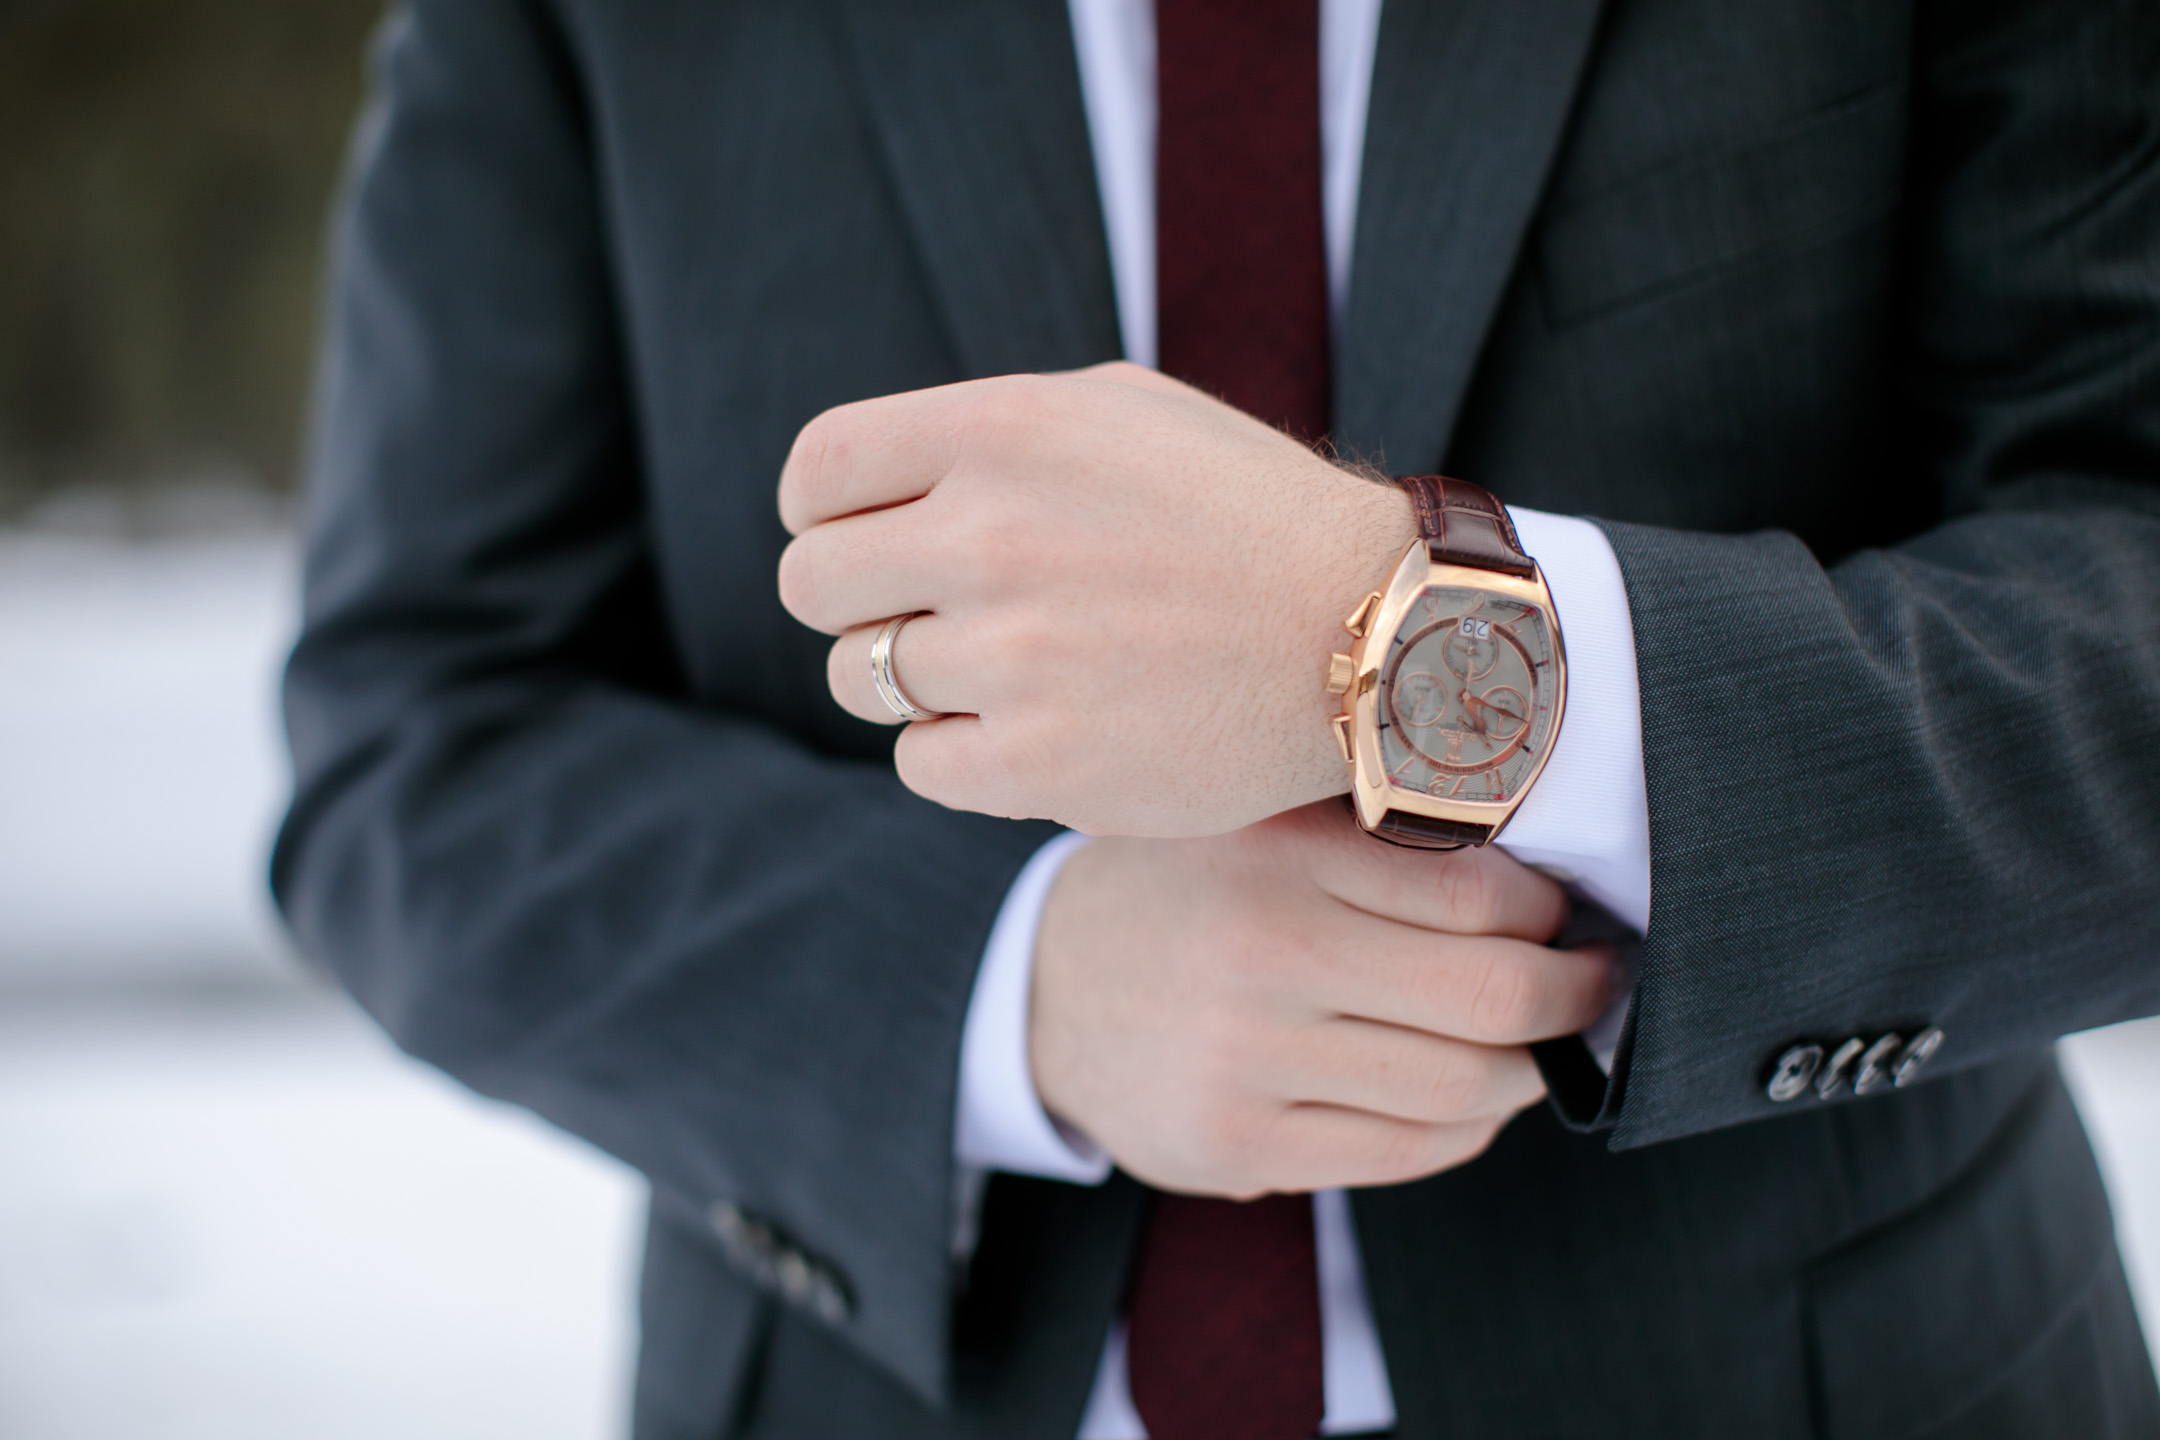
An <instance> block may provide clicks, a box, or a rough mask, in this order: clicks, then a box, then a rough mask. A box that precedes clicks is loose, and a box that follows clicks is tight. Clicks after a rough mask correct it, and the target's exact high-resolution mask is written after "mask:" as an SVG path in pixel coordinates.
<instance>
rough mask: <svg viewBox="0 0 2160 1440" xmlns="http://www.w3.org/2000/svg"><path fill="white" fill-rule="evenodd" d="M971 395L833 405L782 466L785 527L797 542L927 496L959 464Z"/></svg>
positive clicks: (939, 393)
mask: <svg viewBox="0 0 2160 1440" xmlns="http://www.w3.org/2000/svg"><path fill="white" fill-rule="evenodd" d="M976 383H981V382H976ZM972 388H973V386H972V385H969V384H962V385H942V386H939V387H937V388H936V389H931V390H910V391H907V392H905V393H903V394H899V395H881V396H879V397H877V398H876V399H874V400H859V401H857V402H855V403H854V404H852V405H840V406H836V407H835V408H833V409H831V410H827V411H826V412H825V413H824V414H822V415H819V416H818V417H817V418H816V419H814V420H812V421H811V422H810V423H809V424H807V425H805V426H803V428H802V429H801V431H799V432H798V433H797V434H796V436H795V443H794V445H792V446H791V447H789V449H788V458H787V462H786V463H785V464H783V465H782V466H781V467H780V523H781V524H783V525H785V526H787V528H788V533H789V534H791V535H800V534H802V533H803V532H804V531H806V530H808V529H810V527H811V526H813V525H819V524H822V523H824V522H825V521H827V520H832V519H836V518H838V517H839V516H842V515H854V514H858V513H860V512H862V511H866V510H876V509H881V508H883V507H885V506H888V505H898V504H900V503H902V502H903V501H907V500H913V499H916V498H918V497H919V496H922V495H926V494H928V493H929V492H930V490H931V488H932V487H934V486H935V485H936V484H937V482H938V480H939V478H940V477H941V476H943V475H944V474H946V473H947V472H948V471H949V470H951V468H952V466H953V464H954V462H955V461H956V460H957V459H958V457H959V453H960V445H961V435H962V428H963V427H962V426H961V425H960V424H958V423H957V420H958V417H959V416H960V414H961V413H963V412H964V411H965V409H966V407H967V405H968V402H969V396H968V394H967V392H968V391H969V390H971V389H972Z"/></svg>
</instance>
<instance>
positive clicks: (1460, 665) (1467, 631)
mask: <svg viewBox="0 0 2160 1440" xmlns="http://www.w3.org/2000/svg"><path fill="white" fill-rule="evenodd" d="M1440 662H1441V663H1442V664H1444V665H1446V666H1447V668H1448V670H1449V672H1450V673H1451V674H1453V675H1454V676H1455V678H1456V679H1458V680H1467V681H1469V682H1470V683H1471V684H1476V683H1477V682H1478V681H1480V680H1483V679H1484V678H1485V677H1486V676H1488V675H1490V674H1492V672H1493V667H1494V666H1495V665H1497V664H1499V663H1500V642H1499V641H1498V640H1496V639H1494V638H1493V633H1492V621H1490V620H1480V619H1478V618H1477V617H1475V616H1471V615H1465V616H1463V617H1462V619H1460V620H1458V621H1457V622H1456V628H1455V629H1454V630H1452V631H1450V632H1449V633H1448V636H1447V638H1446V639H1445V640H1443V641H1441V642H1440Z"/></svg>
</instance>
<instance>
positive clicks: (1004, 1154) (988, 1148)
mask: <svg viewBox="0 0 2160 1440" xmlns="http://www.w3.org/2000/svg"><path fill="white" fill-rule="evenodd" d="M1555 758H1556V759H1557V757H1555ZM1547 768H1548V769H1550V768H1551V765H1550V763H1548V765H1547ZM1087 841H1088V837H1087V836H1085V835H1080V834H1075V833H1073V832H1070V831H1068V832H1067V833H1065V834H1063V835H1060V836H1058V837H1057V838H1056V839H1054V840H1052V841H1050V842H1049V843H1048V844H1046V845H1044V846H1043V847H1042V849H1040V850H1038V851H1036V852H1035V855H1034V858H1032V859H1030V860H1029V861H1028V863H1027V864H1026V866H1025V867H1023V868H1022V869H1021V871H1020V874H1019V876H1018V877H1017V878H1016V879H1014V881H1013V883H1012V888H1011V889H1010V890H1008V891H1006V892H1005V903H1004V905H1002V906H1001V907H1000V908H999V910H998V916H997V921H996V923H995V924H993V925H992V926H991V927H990V941H989V943H988V944H987V945H985V946H984V947H983V961H982V968H981V969H980V970H978V971H976V973H975V993H974V994H973V996H972V997H970V998H969V1000H968V1012H967V1021H966V1023H965V1024H964V1025H963V1026H962V1028H961V1032H960V1100H959V1106H958V1115H957V1117H956V1120H955V1123H954V1126H953V1157H954V1158H955V1159H956V1160H958V1161H959V1163H960V1164H961V1166H962V1167H964V1168H966V1169H970V1170H1004V1171H1008V1172H1010V1173H1012V1174H1015V1175H1035V1176H1039V1177H1041V1178H1043V1179H1046V1180H1071V1181H1075V1182H1077V1183H1079V1184H1082V1185H1099V1184H1101V1183H1102V1182H1103V1180H1105V1179H1106V1178H1108V1176H1109V1174H1110V1157H1109V1156H1108V1155H1106V1154H1104V1153H1103V1151H1102V1149H1101V1147H1099V1146H1097V1145H1096V1144H1095V1143H1094V1142H1093V1141H1090V1140H1089V1139H1088V1138H1087V1137H1086V1136H1084V1135H1081V1134H1080V1133H1078V1132H1077V1131H1074V1130H1071V1129H1068V1128H1067V1127H1065V1126H1062V1125H1060V1124H1058V1123H1057V1122H1056V1121H1055V1120H1052V1119H1051V1118H1050V1114H1049V1112H1048V1111H1046V1110H1044V1109H1043V1106H1042V1098H1041V1097H1040V1096H1038V1095H1037V1094H1036V1093H1035V1073H1034V1070H1033V1069H1032V1068H1031V1067H1030V1065H1029V1064H1028V992H1029V990H1030V988H1031V987H1032V985H1033V983H1034V978H1035V932H1036V930H1037V929H1038V928H1039V927H1040V926H1041V924H1042V912H1043V902H1044V901H1046V900H1048V899H1049V897H1050V886H1051V884H1052V882H1054V881H1055V880H1056V879H1057V874H1058V871H1059V870H1060V869H1061V868H1062V867H1063V866H1064V864H1065V862H1066V861H1067V860H1068V859H1070V858H1071V857H1072V854H1073V852H1074V851H1076V850H1078V849H1079V848H1080V847H1081V846H1082V845H1085V844H1086V843H1087Z"/></svg>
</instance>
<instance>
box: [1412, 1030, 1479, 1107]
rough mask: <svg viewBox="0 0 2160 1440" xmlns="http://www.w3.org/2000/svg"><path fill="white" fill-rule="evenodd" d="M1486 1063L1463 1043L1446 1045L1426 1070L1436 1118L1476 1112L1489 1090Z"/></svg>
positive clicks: (1429, 1103) (1429, 1100)
mask: <svg viewBox="0 0 2160 1440" xmlns="http://www.w3.org/2000/svg"><path fill="white" fill-rule="evenodd" d="M1486 1080H1487V1076H1486V1073H1485V1067H1484V1066H1483V1065H1482V1064H1480V1063H1479V1061H1478V1060H1477V1058H1476V1057H1475V1055H1474V1054H1473V1053H1472V1052H1471V1051H1470V1050H1469V1049H1467V1048H1466V1047H1464V1046H1460V1045H1448V1046H1443V1047H1442V1048H1441V1049H1440V1051H1439V1052H1438V1054H1437V1055H1436V1056H1435V1057H1434V1058H1433V1060H1432V1062H1431V1065H1430V1068H1429V1069H1428V1070H1427V1071H1426V1074H1425V1086H1424V1090H1425V1104H1426V1109H1427V1114H1428V1115H1429V1116H1430V1117H1431V1118H1432V1119H1434V1120H1446V1119H1450V1118H1453V1117H1455V1116H1459V1115H1473V1114H1476V1113H1477V1111H1478V1109H1479V1108H1480V1106H1481V1105H1482V1103H1483V1101H1484V1099H1485V1094H1486V1090H1487V1088H1488V1087H1487V1085H1486Z"/></svg>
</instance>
